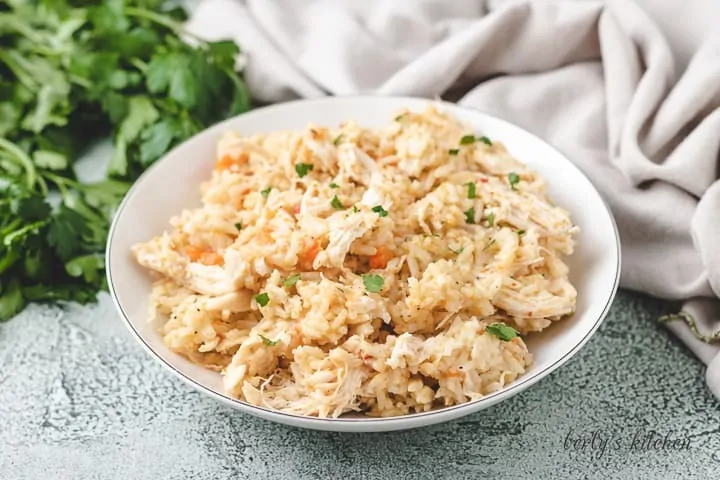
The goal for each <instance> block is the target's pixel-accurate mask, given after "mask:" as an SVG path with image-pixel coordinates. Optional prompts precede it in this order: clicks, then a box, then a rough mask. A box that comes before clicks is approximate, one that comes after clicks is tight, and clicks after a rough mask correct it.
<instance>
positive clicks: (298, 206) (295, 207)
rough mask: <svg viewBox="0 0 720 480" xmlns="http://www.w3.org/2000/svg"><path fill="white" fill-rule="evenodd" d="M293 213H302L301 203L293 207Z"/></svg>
mask: <svg viewBox="0 0 720 480" xmlns="http://www.w3.org/2000/svg"><path fill="white" fill-rule="evenodd" d="M293 212H295V215H297V214H298V213H300V204H299V203H298V204H297V205H295V206H294V207H293Z"/></svg>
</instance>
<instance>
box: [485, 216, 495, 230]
mask: <svg viewBox="0 0 720 480" xmlns="http://www.w3.org/2000/svg"><path fill="white" fill-rule="evenodd" d="M485 220H486V221H487V226H488V227H492V226H494V225H495V214H494V213H493V212H490V213H489V214H488V216H487V217H485Z"/></svg>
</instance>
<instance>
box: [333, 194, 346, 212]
mask: <svg viewBox="0 0 720 480" xmlns="http://www.w3.org/2000/svg"><path fill="white" fill-rule="evenodd" d="M330 205H332V206H333V208H334V209H336V210H345V205H343V204H342V202H341V201H340V199H339V198H338V197H337V195H335V196H334V197H333V198H332V200H330Z"/></svg>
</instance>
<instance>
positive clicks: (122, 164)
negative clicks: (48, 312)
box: [0, 0, 250, 321]
mask: <svg viewBox="0 0 720 480" xmlns="http://www.w3.org/2000/svg"><path fill="white" fill-rule="evenodd" d="M185 19H186V14H185V12H184V10H182V9H181V8H180V7H177V6H173V5H168V4H167V2H165V1H163V0H106V1H100V0H96V1H91V0H86V1H80V0H53V1H49V0H0V45H2V48H0V321H2V320H7V319H9V318H10V317H12V316H13V315H15V314H16V313H17V312H19V311H20V310H22V309H23V308H24V306H25V305H26V304H27V303H28V302H33V301H76V302H81V303H85V302H89V301H92V300H94V299H95V297H96V294H97V292H98V291H99V290H103V289H105V288H106V284H105V275H104V267H105V261H104V256H103V252H104V248H105V242H106V240H107V232H108V228H109V225H110V220H111V218H112V215H113V213H114V211H115V208H116V207H117V205H118V203H119V202H120V200H121V199H122V197H123V195H124V194H125V192H126V191H127V189H128V187H129V186H130V184H131V183H132V181H133V180H135V179H136V178H137V177H138V176H139V175H140V174H141V173H142V171H143V170H144V169H145V168H147V167H148V166H149V165H151V164H152V163H153V162H155V161H156V160H157V159H158V158H159V157H160V156H162V155H163V154H164V153H165V152H166V151H168V150H169V149H170V148H172V147H173V146H175V145H176V144H178V143H180V142H182V141H183V140H185V139H187V138H188V137H190V136H192V135H194V134H195V133H197V132H199V131H200V130H202V129H204V128H206V127H207V126H209V125H211V124H212V123H214V122H216V121H218V120H220V119H222V118H225V117H228V116H231V115H235V114H237V113H241V112H244V111H246V110H248V109H249V108H250V100H249V95H248V92H247V89H246V87H245V83H244V82H243V80H242V77H241V76H239V75H238V74H237V73H236V72H235V68H234V67H235V59H236V56H237V54H238V52H239V50H238V48H237V46H236V45H235V44H234V43H232V42H203V41H200V40H198V39H191V40H192V45H191V44H189V43H188V42H185V41H183V39H181V37H182V36H184V35H185V34H184V32H183V30H182V24H181V22H182V21H184V20H185ZM106 135H112V138H113V142H114V147H115V148H114V154H113V157H112V160H111V161H110V164H109V167H108V172H107V174H108V175H107V178H106V179H105V180H104V181H102V182H98V183H92V184H88V183H83V182H81V181H80V180H78V178H77V176H76V175H75V171H74V169H73V163H74V161H75V160H76V159H77V158H78V157H79V156H80V155H81V153H82V152H83V150H84V149H85V148H86V147H87V146H88V144H89V143H91V142H92V141H94V140H95V139H97V138H98V137H101V136H106Z"/></svg>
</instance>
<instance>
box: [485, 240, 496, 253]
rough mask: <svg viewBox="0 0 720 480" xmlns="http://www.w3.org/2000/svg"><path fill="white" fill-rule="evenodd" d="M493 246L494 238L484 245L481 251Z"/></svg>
mask: <svg viewBox="0 0 720 480" xmlns="http://www.w3.org/2000/svg"><path fill="white" fill-rule="evenodd" d="M493 245H495V239H494V238H493V239H492V240H490V241H489V242H488V243H487V245H485V246H484V247H483V251H485V250H487V249H488V248H490V247H492V246H493Z"/></svg>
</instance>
